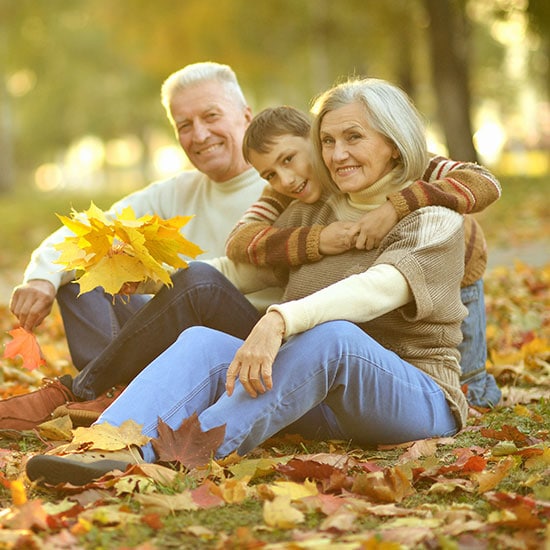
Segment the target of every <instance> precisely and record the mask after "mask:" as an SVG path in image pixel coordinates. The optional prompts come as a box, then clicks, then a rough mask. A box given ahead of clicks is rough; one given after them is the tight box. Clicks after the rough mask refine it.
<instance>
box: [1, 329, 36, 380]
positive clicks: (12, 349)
mask: <svg viewBox="0 0 550 550" xmlns="http://www.w3.org/2000/svg"><path fill="white" fill-rule="evenodd" d="M8 334H9V335H10V336H12V337H13V340H12V341H11V342H8V343H7V344H6V347H5V349H4V358H7V359H14V358H15V357H17V356H18V355H19V356H21V357H22V359H23V365H22V367H23V368H25V369H28V370H34V369H36V368H38V367H41V366H43V365H45V364H46V361H45V360H44V357H43V356H42V352H41V351H40V346H39V345H38V342H37V340H36V336H35V335H34V334H33V333H32V332H29V331H27V330H25V329H24V328H22V327H18V328H14V329H13V330H10V331H8Z"/></svg>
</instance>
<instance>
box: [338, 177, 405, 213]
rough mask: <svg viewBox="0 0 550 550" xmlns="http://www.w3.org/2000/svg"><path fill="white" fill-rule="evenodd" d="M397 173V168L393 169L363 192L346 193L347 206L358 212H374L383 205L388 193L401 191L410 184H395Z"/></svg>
mask: <svg viewBox="0 0 550 550" xmlns="http://www.w3.org/2000/svg"><path fill="white" fill-rule="evenodd" d="M399 171H400V170H399V168H394V169H393V170H392V171H391V172H389V173H388V174H386V175H385V176H384V177H382V178H380V179H379V180H378V181H377V182H375V183H374V184H372V185H371V186H369V187H367V188H366V189H363V191H359V192H358V193H348V195H347V200H348V203H349V205H350V206H353V207H354V208H358V209H360V210H374V209H375V208H377V207H378V206H381V205H382V204H384V203H385V202H386V200H387V197H388V195H389V194H390V193H395V192H397V191H401V190H402V189H404V188H405V187H408V186H409V185H410V183H411V182H410V181H405V182H403V183H400V184H399V183H396V180H397V177H398V175H399Z"/></svg>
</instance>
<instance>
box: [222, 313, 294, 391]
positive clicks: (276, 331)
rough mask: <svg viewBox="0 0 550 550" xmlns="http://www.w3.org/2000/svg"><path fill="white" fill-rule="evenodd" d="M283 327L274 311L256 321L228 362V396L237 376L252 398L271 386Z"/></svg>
mask: <svg viewBox="0 0 550 550" xmlns="http://www.w3.org/2000/svg"><path fill="white" fill-rule="evenodd" d="M284 328H285V322H284V320H283V318H282V317H281V316H280V315H279V314H278V313H277V312H276V311H271V312H269V313H266V314H265V315H264V316H263V317H262V318H261V319H260V320H259V321H258V322H257V323H256V325H255V327H254V328H253V329H252V332H251V333H250V334H249V336H248V338H247V339H246V340H245V342H244V344H243V345H242V346H241V347H240V348H239V349H238V351H237V353H236V354H235V357H234V358H233V361H232V362H231V365H229V369H228V371H227V378H226V382H225V389H226V390H227V394H228V395H229V396H231V395H232V394H233V390H234V389H235V381H236V379H237V378H238V379H239V381H240V382H241V384H242V385H243V387H244V389H245V390H246V391H247V393H248V394H249V395H250V396H251V397H257V395H258V394H259V393H265V392H266V391H267V390H270V389H271V388H272V387H273V381H272V379H271V368H272V366H273V362H274V361H275V357H276V356H277V353H278V352H279V348H280V347H281V342H282V339H283V334H284Z"/></svg>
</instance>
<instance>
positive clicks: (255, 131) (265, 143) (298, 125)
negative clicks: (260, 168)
mask: <svg viewBox="0 0 550 550" xmlns="http://www.w3.org/2000/svg"><path fill="white" fill-rule="evenodd" d="M310 129H311V120H310V118H309V116H308V115H307V114H306V113H304V112H303V111H300V110H299V109H296V108H295V107H290V106H288V105H281V106H280V107H268V108H267V109H264V110H263V111H260V112H259V113H258V114H257V115H256V116H255V117H254V118H253V119H252V122H251V123H250V125H249V126H248V128H247V129H246V132H245V134H244V138H243V156H244V158H245V159H246V161H247V162H250V159H249V157H248V155H249V153H250V151H256V152H257V153H268V152H269V148H270V146H271V145H273V140H274V139H275V138H277V137H279V136H283V135H285V134H290V135H293V136H298V137H304V138H307V137H309V132H310Z"/></svg>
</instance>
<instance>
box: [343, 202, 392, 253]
mask: <svg viewBox="0 0 550 550" xmlns="http://www.w3.org/2000/svg"><path fill="white" fill-rule="evenodd" d="M398 221H399V219H398V218H397V212H396V211H395V208H394V207H393V205H392V203H391V202H390V201H386V202H385V203H384V204H383V205H381V206H379V207H378V208H375V209H374V210H371V211H370V212H367V213H366V214H365V215H364V216H362V217H361V218H360V219H359V221H357V223H355V224H354V226H353V228H352V229H350V231H349V236H348V237H349V239H350V240H351V241H352V242H353V246H355V248H357V249H358V250H372V249H373V248H378V247H379V246H380V243H381V242H382V240H383V239H384V237H385V236H386V235H387V234H388V233H389V232H390V231H391V230H392V229H393V227H394V226H395V224H396V223H397V222H398Z"/></svg>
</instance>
